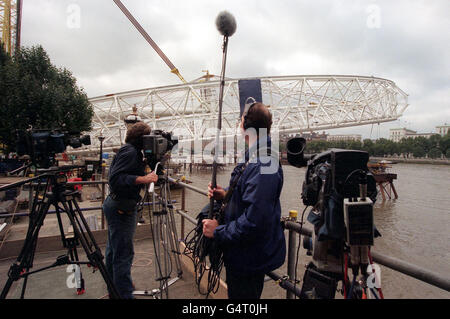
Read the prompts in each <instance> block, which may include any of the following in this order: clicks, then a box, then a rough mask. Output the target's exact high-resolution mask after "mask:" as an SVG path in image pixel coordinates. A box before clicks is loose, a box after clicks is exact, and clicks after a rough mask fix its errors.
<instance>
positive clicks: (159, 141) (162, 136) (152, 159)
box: [142, 130, 178, 175]
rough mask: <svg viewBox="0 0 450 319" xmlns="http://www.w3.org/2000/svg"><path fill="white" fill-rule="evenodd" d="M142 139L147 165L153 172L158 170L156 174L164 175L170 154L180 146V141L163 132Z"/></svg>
mask: <svg viewBox="0 0 450 319" xmlns="http://www.w3.org/2000/svg"><path fill="white" fill-rule="evenodd" d="M142 138H143V149H144V155H145V158H146V160H147V164H148V165H149V166H150V168H151V169H152V170H155V169H156V170H157V171H156V174H158V175H163V165H164V163H165V162H166V161H167V160H168V159H169V152H170V151H171V150H172V149H173V147H174V146H175V145H177V144H178V139H177V138H176V137H173V136H172V133H168V132H163V131H161V130H154V131H153V132H152V134H150V135H144V136H143V137H142ZM158 163H160V165H157V164H158Z"/></svg>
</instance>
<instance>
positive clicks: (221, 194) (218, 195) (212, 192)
mask: <svg viewBox="0 0 450 319" xmlns="http://www.w3.org/2000/svg"><path fill="white" fill-rule="evenodd" d="M225 194H226V191H225V190H224V189H223V188H222V187H220V186H219V185H217V186H216V188H214V189H212V185H211V183H209V185H208V197H209V198H211V197H213V198H214V199H215V200H222V199H224V198H225Z"/></svg>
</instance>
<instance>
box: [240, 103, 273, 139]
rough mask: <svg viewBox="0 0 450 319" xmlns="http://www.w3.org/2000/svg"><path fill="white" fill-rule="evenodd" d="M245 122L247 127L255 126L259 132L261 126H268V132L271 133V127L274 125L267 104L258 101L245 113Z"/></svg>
mask: <svg viewBox="0 0 450 319" xmlns="http://www.w3.org/2000/svg"><path fill="white" fill-rule="evenodd" d="M244 124H245V125H244V128H245V129H248V128H250V127H253V128H255V129H256V131H257V132H258V134H259V129H260V128H266V129H267V134H270V128H271V127H272V114H271V113H270V111H269V108H268V107H267V106H266V105H264V104H263V103H260V102H257V103H255V104H253V105H252V106H251V107H250V109H249V110H248V112H247V114H246V115H245V118H244Z"/></svg>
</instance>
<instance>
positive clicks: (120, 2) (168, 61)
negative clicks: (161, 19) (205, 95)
mask: <svg viewBox="0 0 450 319" xmlns="http://www.w3.org/2000/svg"><path fill="white" fill-rule="evenodd" d="M113 1H114V3H115V4H116V5H117V6H118V7H119V9H120V10H122V12H123V13H124V14H125V16H126V17H127V18H128V20H130V22H131V23H132V24H133V25H134V26H135V28H136V29H137V30H138V31H139V32H140V33H141V34H142V36H143V37H144V39H145V40H147V42H148V43H149V44H150V45H151V46H152V48H153V49H154V50H155V51H156V53H158V55H159V56H160V57H161V59H163V61H164V62H165V63H166V64H167V66H168V67H169V68H170V72H172V73H174V74H175V75H177V76H178V77H179V78H180V80H181V81H182V82H183V83H187V82H186V80H185V79H184V78H183V77H182V76H181V74H180V72H179V71H178V69H177V68H176V67H175V65H173V63H172V62H171V61H170V60H169V58H168V57H167V56H166V55H165V54H164V52H163V51H162V50H161V49H160V48H159V46H158V45H157V44H156V43H155V41H153V39H152V38H151V37H150V35H149V34H148V33H147V32H146V31H145V30H144V28H143V27H142V26H141V25H140V24H139V22H138V21H137V20H136V19H135V18H134V17H133V15H132V14H131V13H130V11H128V9H127V8H126V7H125V5H124V4H123V3H122V1H120V0H113Z"/></svg>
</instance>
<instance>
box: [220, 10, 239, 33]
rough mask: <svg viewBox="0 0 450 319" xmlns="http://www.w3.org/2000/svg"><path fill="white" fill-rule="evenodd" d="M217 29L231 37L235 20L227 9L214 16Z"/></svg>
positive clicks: (234, 29)
mask: <svg viewBox="0 0 450 319" xmlns="http://www.w3.org/2000/svg"><path fill="white" fill-rule="evenodd" d="M216 26H217V30H219V32H220V33H221V34H222V35H223V36H225V37H231V36H232V35H233V34H234V32H236V20H235V19H234V17H233V15H232V14H231V13H229V12H228V11H222V12H220V13H219V15H218V16H217V18H216Z"/></svg>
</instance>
